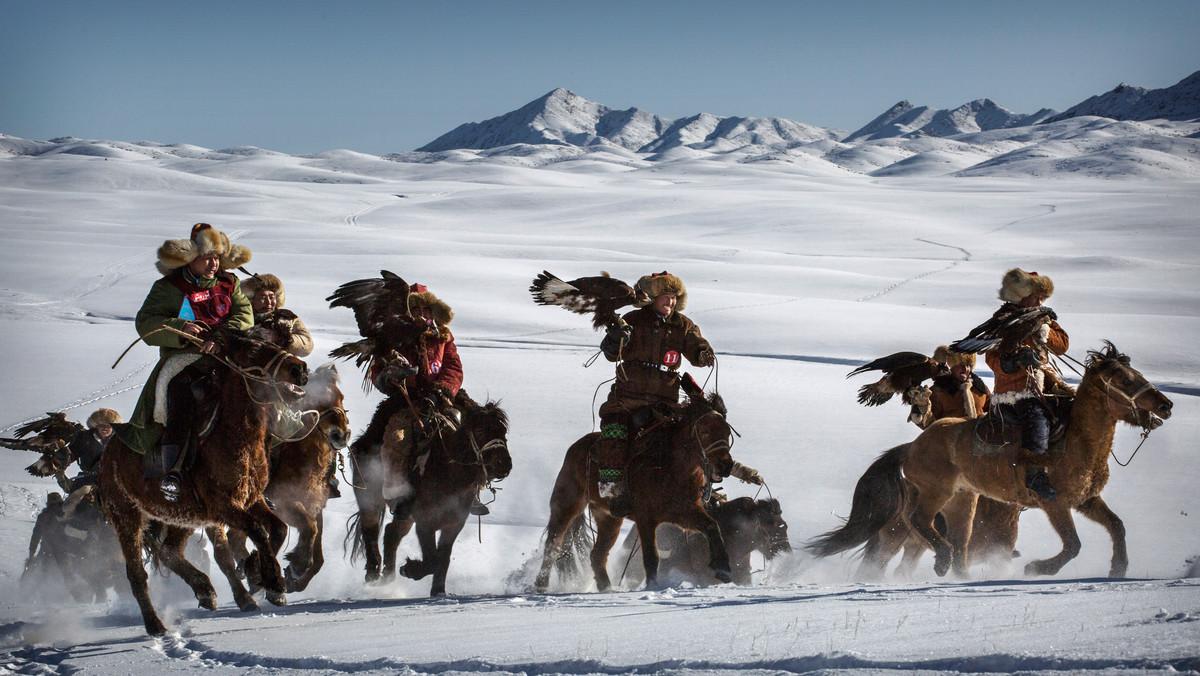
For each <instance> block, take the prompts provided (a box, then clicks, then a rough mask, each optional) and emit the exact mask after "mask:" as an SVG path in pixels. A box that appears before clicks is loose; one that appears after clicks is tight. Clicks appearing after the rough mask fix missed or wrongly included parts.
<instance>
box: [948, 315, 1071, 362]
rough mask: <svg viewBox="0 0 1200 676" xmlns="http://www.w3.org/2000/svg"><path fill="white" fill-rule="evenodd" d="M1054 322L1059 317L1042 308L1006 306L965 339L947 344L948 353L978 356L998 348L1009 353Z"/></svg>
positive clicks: (972, 330) (974, 329)
mask: <svg viewBox="0 0 1200 676" xmlns="http://www.w3.org/2000/svg"><path fill="white" fill-rule="evenodd" d="M1056 319H1058V315H1056V314H1054V310H1051V309H1050V308H1048V307H1046V306H1044V305H1039V306H1037V307H1031V308H1022V307H1017V306H1016V305H1013V304H1012V303H1006V304H1004V305H1002V306H1001V307H1000V309H999V310H996V313H995V314H993V315H992V316H991V318H990V319H988V320H987V321H986V322H984V323H982V324H980V325H979V326H976V327H975V328H973V329H971V332H970V333H968V334H967V337H966V338H963V339H961V340H956V341H954V342H953V343H950V350H951V351H952V352H975V353H978V352H987V351H988V350H991V349H993V348H995V347H996V346H999V349H1000V351H1001V352H1012V351H1013V350H1015V349H1017V348H1018V347H1020V346H1021V343H1023V342H1025V339H1026V338H1028V337H1029V336H1031V335H1033V334H1034V332H1035V331H1037V330H1038V327H1039V326H1041V325H1042V324H1045V323H1046V322H1048V321H1051V320H1056Z"/></svg>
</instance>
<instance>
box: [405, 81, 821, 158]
mask: <svg viewBox="0 0 1200 676" xmlns="http://www.w3.org/2000/svg"><path fill="white" fill-rule="evenodd" d="M841 136H843V133H842V132H840V131H837V130H833V129H824V128H822V127H814V126H812V125H807V124H803V123H800V122H793V121H792V120H785V119H782V118H774V117H771V118H754V117H717V116H715V115H708V114H706V113H701V114H699V115H694V116H691V117H684V118H679V119H678V120H672V119H669V118H665V117H662V116H659V115H654V114H652V113H648V112H646V111H644V110H642V109H640V108H630V109H628V110H614V109H612V108H609V107H608V106H605V105H601V104H599V103H596V102H594V101H589V100H588V99H585V98H583V97H582V96H579V95H577V94H575V93H574V92H571V91H568V90H566V89H561V88H559V89H555V90H554V91H552V92H550V93H549V94H546V95H545V96H543V97H541V98H539V99H536V100H534V101H531V102H529V103H528V104H526V105H524V106H522V107H521V108H518V109H517V110H514V111H512V112H511V113H506V114H504V115H501V116H499V117H493V118H492V119H490V120H484V121H483V122H468V123H467V124H463V125H459V126H458V127H457V128H455V129H454V130H453V131H451V132H449V133H447V134H444V135H442V136H439V137H438V138H436V139H434V140H433V142H431V143H429V144H427V145H425V146H422V147H420V148H418V149H417V151H418V152H440V151H445V150H461V149H467V150H489V149H492V148H501V147H504V146H509V145H514V144H518V143H524V144H549V145H571V146H580V147H587V146H595V145H611V146H616V147H618V148H624V149H626V150H632V151H634V152H642V153H654V152H660V151H663V150H668V149H671V148H676V147H679V146H691V147H696V148H714V147H723V148H729V147H738V146H745V145H765V146H776V145H781V144H782V145H786V144H790V143H800V142H809V141H816V140H819V139H834V140H835V139H838V138H841Z"/></svg>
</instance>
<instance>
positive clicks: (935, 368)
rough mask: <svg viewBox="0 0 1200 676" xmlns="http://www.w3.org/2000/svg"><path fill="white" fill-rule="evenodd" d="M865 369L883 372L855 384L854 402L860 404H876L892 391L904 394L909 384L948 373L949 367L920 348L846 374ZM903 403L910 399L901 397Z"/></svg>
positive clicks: (915, 385)
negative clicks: (925, 353)
mask: <svg viewBox="0 0 1200 676" xmlns="http://www.w3.org/2000/svg"><path fill="white" fill-rule="evenodd" d="M867 371H883V373H884V376H883V377H882V378H880V379H879V380H878V381H876V382H874V383H871V384H870V385H863V386H862V387H861V388H859V390H858V403H860V404H862V405H864V406H880V405H882V404H884V403H885V402H887V401H888V400H889V399H891V398H892V395H894V394H900V395H902V397H904V396H906V393H907V392H908V391H909V389H910V388H913V387H917V386H918V385H920V384H921V383H923V382H925V381H926V380H931V379H933V378H937V377H938V376H944V375H949V374H950V367H949V366H947V365H946V363H945V362H940V361H937V360H934V359H932V358H930V357H926V356H925V355H923V354H921V353H920V352H897V353H895V354H889V355H888V356H886V357H880V358H879V359H876V360H875V361H873V362H870V363H869V364H863V365H862V366H860V367H858V368H856V369H854V370H853V371H851V372H850V373H848V374H847V375H846V377H847V378H849V377H851V376H856V375H858V374H860V373H866V372H867ZM905 403H906V404H911V403H912V402H911V401H908V400H907V399H905Z"/></svg>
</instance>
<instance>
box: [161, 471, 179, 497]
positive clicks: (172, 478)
mask: <svg viewBox="0 0 1200 676" xmlns="http://www.w3.org/2000/svg"><path fill="white" fill-rule="evenodd" d="M182 483H183V480H182V479H181V478H180V476H179V474H177V473H175V472H167V473H166V474H165V475H163V478H162V480H161V481H159V482H158V490H160V491H162V496H163V500H166V501H167V502H176V501H178V500H179V493H180V492H181V489H182Z"/></svg>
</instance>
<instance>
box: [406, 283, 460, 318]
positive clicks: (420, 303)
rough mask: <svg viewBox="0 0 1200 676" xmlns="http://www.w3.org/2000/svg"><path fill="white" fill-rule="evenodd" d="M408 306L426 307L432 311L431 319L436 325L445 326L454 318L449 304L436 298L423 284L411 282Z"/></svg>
mask: <svg viewBox="0 0 1200 676" xmlns="http://www.w3.org/2000/svg"><path fill="white" fill-rule="evenodd" d="M408 306H409V307H410V308H417V307H427V308H429V309H430V310H431V311H432V312H433V321H434V322H436V323H437V325H438V326H445V325H447V324H449V323H450V321H451V320H453V319H454V311H453V310H451V309H450V306H449V305H447V304H446V303H445V301H442V300H440V299H438V297H437V296H435V295H433V292H432V291H430V290H429V287H427V286H425V285H424V284H413V285H412V286H411V287H410V288H409V296H408Z"/></svg>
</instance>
